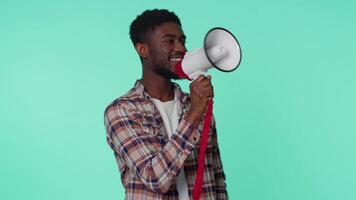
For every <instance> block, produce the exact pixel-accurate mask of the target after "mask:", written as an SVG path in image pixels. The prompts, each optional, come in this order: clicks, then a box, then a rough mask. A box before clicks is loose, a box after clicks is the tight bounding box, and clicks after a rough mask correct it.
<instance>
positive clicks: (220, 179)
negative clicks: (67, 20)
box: [104, 9, 227, 200]
mask: <svg viewBox="0 0 356 200" xmlns="http://www.w3.org/2000/svg"><path fill="white" fill-rule="evenodd" d="M130 36H131V40H132V42H133V45H134V47H135V49H136V51H137V53H138V54H139V56H140V59H141V63H142V79H141V80H138V81H136V84H135V86H134V88H132V89H131V90H130V91H129V92H128V93H127V94H126V95H124V96H121V97H119V98H118V99H116V100H115V101H114V102H112V103H111V104H110V105H109V106H108V107H107V108H106V110H105V116H104V117H105V126H106V131H107V142H108V144H109V145H110V147H111V148H112V150H113V151H114V154H115V157H116V160H117V163H118V166H119V170H120V173H121V181H122V184H123V185H124V187H125V189H126V199H135V200H136V199H179V200H183V199H184V200H187V199H191V198H192V193H193V186H194V180H195V176H196V173H197V171H196V170H197V158H198V152H199V151H198V150H197V148H198V147H199V139H200V134H201V132H202V121H203V119H204V113H205V111H206V108H207V102H208V100H209V98H212V97H213V87H212V85H211V81H210V80H211V77H210V76H208V77H205V76H200V77H199V78H197V79H196V80H195V81H193V82H192V83H191V84H190V95H189V94H186V93H184V92H182V91H181V89H180V87H179V86H178V85H177V84H176V83H173V82H171V79H178V78H179V77H178V76H177V75H176V74H175V73H174V66H175V65H176V64H177V63H178V62H179V61H180V60H181V59H182V58H183V56H184V54H185V53H186V48H185V35H184V33H183V31H182V28H181V23H180V20H179V18H178V17H177V16H176V15H175V14H174V13H173V12H169V11H168V10H158V9H155V10H147V11H145V12H143V13H142V14H141V15H139V16H137V18H136V19H135V20H134V21H133V22H132V24H131V26H130ZM204 170H205V171H204V181H203V189H202V194H201V199H227V191H226V184H225V174H224V172H223V169H222V164H221V159H220V155H219V149H218V143H217V135H216V129H215V122H214V120H213V122H212V125H211V131H210V133H209V139H208V145H207V150H206V157H205V168H204Z"/></svg>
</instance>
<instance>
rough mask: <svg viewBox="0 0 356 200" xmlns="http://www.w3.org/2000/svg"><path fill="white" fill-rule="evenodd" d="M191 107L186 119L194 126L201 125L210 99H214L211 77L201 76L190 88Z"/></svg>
mask: <svg viewBox="0 0 356 200" xmlns="http://www.w3.org/2000/svg"><path fill="white" fill-rule="evenodd" d="M189 88H190V98H191V106H190V109H189V111H188V112H187V115H186V117H185V119H186V120H187V121H189V122H190V123H192V124H193V125H194V126H197V125H198V124H199V121H200V119H201V117H202V115H203V113H204V112H205V110H206V108H207V105H208V101H209V99H211V98H213V97H214V90H213V86H212V85H211V76H209V75H208V76H206V77H205V76H203V75H200V76H199V77H198V78H197V79H195V80H194V81H193V82H192V83H191V84H190V86H189Z"/></svg>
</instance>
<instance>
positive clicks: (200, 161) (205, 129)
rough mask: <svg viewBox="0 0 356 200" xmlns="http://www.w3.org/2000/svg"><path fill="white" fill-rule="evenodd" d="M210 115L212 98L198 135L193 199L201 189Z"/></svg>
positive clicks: (211, 112)
mask: <svg viewBox="0 0 356 200" xmlns="http://www.w3.org/2000/svg"><path fill="white" fill-rule="evenodd" d="M212 116H213V100H212V99H210V100H209V102H208V108H207V111H206V115H205V118H204V124H203V133H202V134H201V136H200V149H199V156H198V169H197V176H196V177H195V182H194V189H193V200H199V198H200V194H201V191H202V185H203V177H204V159H205V150H206V145H207V144H208V138H209V132H210V124H211V118H212Z"/></svg>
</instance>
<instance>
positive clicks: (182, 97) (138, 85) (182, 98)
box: [135, 80, 188, 105]
mask: <svg viewBox="0 0 356 200" xmlns="http://www.w3.org/2000/svg"><path fill="white" fill-rule="evenodd" d="M172 84H173V87H174V95H177V97H178V100H179V101H180V103H182V105H183V104H184V103H185V101H186V100H187V98H188V94H187V93H185V92H183V91H182V89H181V87H180V86H179V85H178V84H177V83H174V82H172ZM135 91H136V92H137V93H138V94H139V95H140V96H141V97H143V98H145V99H146V100H150V99H151V97H150V96H149V95H148V93H147V92H146V91H145V88H144V86H143V84H142V82H141V80H136V83H135Z"/></svg>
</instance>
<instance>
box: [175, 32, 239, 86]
mask: <svg viewBox="0 0 356 200" xmlns="http://www.w3.org/2000/svg"><path fill="white" fill-rule="evenodd" d="M240 62H241V48H240V45H239V42H238V41H237V39H236V37H235V36H234V35H233V34H232V33H231V32H230V31H228V30H227V29H224V28H221V27H215V28H212V29H210V31H208V33H207V34H206V35H205V39H204V46H203V47H202V48H199V49H196V50H194V51H191V52H187V53H186V54H185V55H184V58H183V59H182V60H181V61H180V62H179V63H177V65H176V66H175V72H176V74H177V75H178V76H179V77H181V78H187V79H189V80H193V79H195V78H197V77H198V76H199V75H201V74H205V73H206V72H207V70H208V69H210V68H213V67H214V68H216V69H218V70H220V71H223V72H231V71H234V70H235V69H237V67H238V66H239V65H240Z"/></svg>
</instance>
